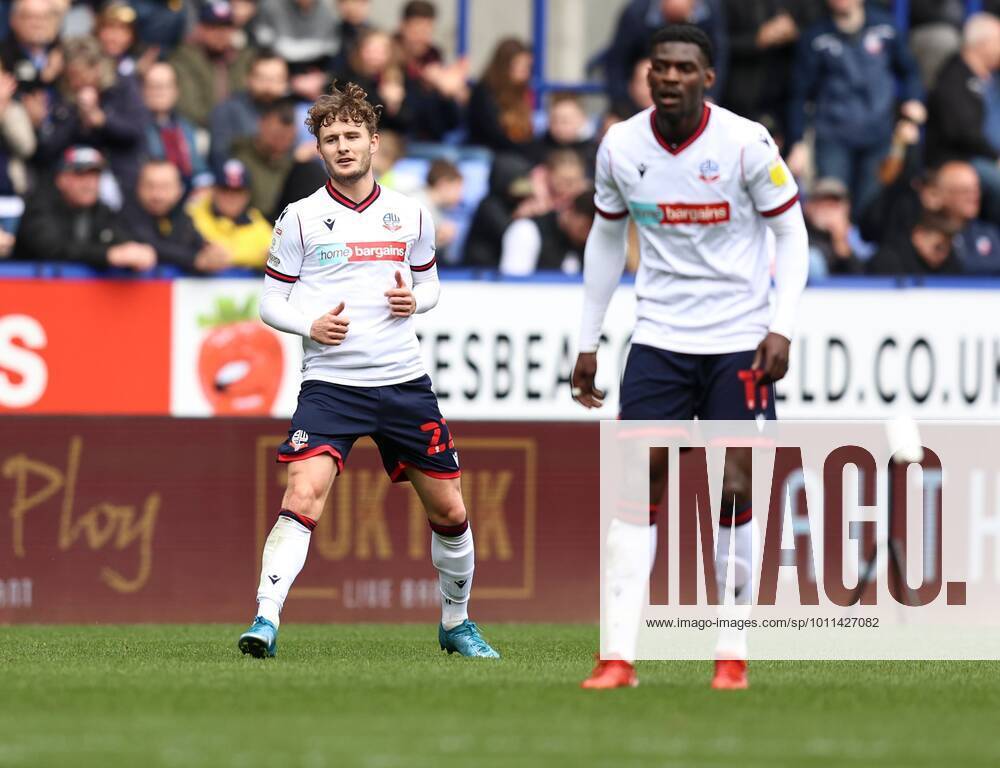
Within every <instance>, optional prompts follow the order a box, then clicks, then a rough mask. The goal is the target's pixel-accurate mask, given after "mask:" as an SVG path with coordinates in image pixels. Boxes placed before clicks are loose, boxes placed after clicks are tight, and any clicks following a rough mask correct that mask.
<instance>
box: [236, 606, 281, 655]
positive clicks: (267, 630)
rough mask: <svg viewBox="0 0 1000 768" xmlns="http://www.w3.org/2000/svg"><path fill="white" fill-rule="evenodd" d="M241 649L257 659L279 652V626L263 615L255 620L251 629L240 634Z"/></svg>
mask: <svg viewBox="0 0 1000 768" xmlns="http://www.w3.org/2000/svg"><path fill="white" fill-rule="evenodd" d="M239 647H240V650H241V651H243V653H249V654H250V655H251V656H253V657H254V658H256V659H263V658H269V657H271V656H274V655H275V654H276V653H277V652H278V628H277V627H276V626H274V624H272V623H271V622H270V621H268V620H267V619H265V618H264V617H263V616H258V617H256V618H255V619H254V620H253V623H252V624H251V625H250V629H248V630H247V631H246V632H244V633H243V634H242V635H240V642H239Z"/></svg>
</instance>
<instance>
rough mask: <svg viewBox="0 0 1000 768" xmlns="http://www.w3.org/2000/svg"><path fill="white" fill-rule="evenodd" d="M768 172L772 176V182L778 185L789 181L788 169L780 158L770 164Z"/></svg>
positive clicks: (783, 184)
mask: <svg viewBox="0 0 1000 768" xmlns="http://www.w3.org/2000/svg"><path fill="white" fill-rule="evenodd" d="M767 173H768V175H769V176H770V177H771V183H772V184H774V186H776V187H783V186H785V185H786V184H787V183H788V171H787V169H786V168H785V164H784V163H783V162H781V159H780V158H779V159H777V160H775V161H774V162H773V163H771V165H769V166H768V168H767Z"/></svg>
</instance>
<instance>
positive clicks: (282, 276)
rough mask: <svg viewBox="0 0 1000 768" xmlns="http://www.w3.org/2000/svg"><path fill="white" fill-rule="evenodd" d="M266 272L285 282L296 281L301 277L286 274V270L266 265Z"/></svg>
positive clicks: (269, 275)
mask: <svg viewBox="0 0 1000 768" xmlns="http://www.w3.org/2000/svg"><path fill="white" fill-rule="evenodd" d="M264 274H265V275H267V276H268V277H273V278H274V279H275V280H280V281H281V282H283V283H294V282H296V281H297V280H298V279H299V277H298V275H286V274H285V273H284V272H279V271H278V270H276V269H273V268H271V267H264Z"/></svg>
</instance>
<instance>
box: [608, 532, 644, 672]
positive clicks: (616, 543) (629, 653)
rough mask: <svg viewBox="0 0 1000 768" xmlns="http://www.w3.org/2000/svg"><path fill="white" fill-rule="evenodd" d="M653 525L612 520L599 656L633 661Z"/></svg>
mask: <svg viewBox="0 0 1000 768" xmlns="http://www.w3.org/2000/svg"><path fill="white" fill-rule="evenodd" d="M656 530H657V528H656V526H655V525H649V524H648V523H642V524H639V525H636V524H634V523H627V522H625V521H624V520H620V519H615V520H612V521H611V524H610V525H609V526H608V538H607V541H606V542H605V572H604V606H603V609H604V610H603V613H604V615H603V617H602V618H603V621H604V626H603V630H604V631H603V632H602V633H601V639H602V644H603V648H602V649H601V658H602V659H621V660H622V661H627V662H629V663H631V662H634V661H635V656H636V646H637V643H638V640H639V621H640V619H641V618H642V611H643V608H644V607H645V605H646V602H647V600H648V595H649V574H650V571H651V570H652V568H653V561H654V559H655V557H656Z"/></svg>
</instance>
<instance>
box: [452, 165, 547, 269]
mask: <svg viewBox="0 0 1000 768" xmlns="http://www.w3.org/2000/svg"><path fill="white" fill-rule="evenodd" d="M534 193H535V188H534V184H533V183H532V180H531V163H529V162H528V161H527V160H525V159H524V158H523V157H521V156H520V155H515V154H500V155H497V156H496V158H494V160H493V166H492V168H491V169H490V182H489V192H488V193H487V195H486V197H484V198H483V199H482V200H481V201H480V202H479V207H478V208H476V212H475V214H473V217H472V223H471V224H470V225H469V237H468V239H467V240H466V241H465V251H464V255H463V259H462V264H463V266H467V267H478V268H481V269H496V268H497V267H498V266H499V264H500V254H501V250H502V247H501V246H502V242H503V234H504V232H506V231H507V227H509V226H510V223H511V222H512V221H513V220H514V219H515V218H524V217H525V216H536V215H539V214H540V213H541V211H540V210H539V209H538V206H537V203H536V202H535V201H534V200H533V196H534Z"/></svg>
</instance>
